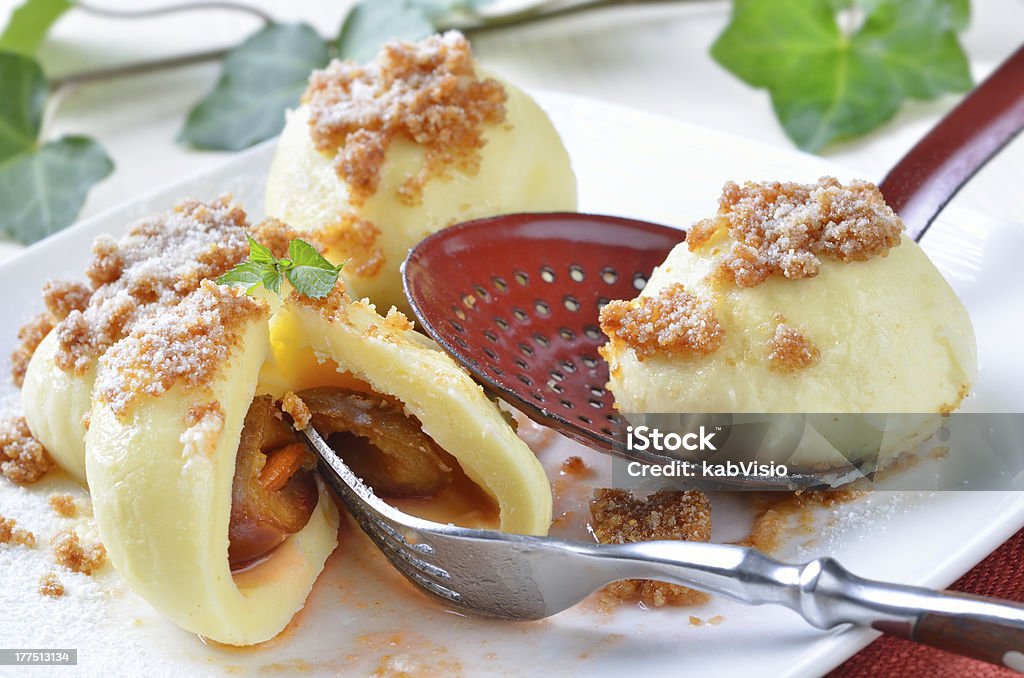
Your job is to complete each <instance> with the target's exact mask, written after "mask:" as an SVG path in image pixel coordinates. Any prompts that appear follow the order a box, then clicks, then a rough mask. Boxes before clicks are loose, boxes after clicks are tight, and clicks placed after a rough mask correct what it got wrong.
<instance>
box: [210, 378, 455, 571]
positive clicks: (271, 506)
mask: <svg viewBox="0 0 1024 678" xmlns="http://www.w3.org/2000/svg"><path fill="white" fill-rule="evenodd" d="M297 396H298V397H299V398H300V399H301V400H302V402H303V403H304V404H305V406H306V408H307V409H308V410H309V411H310V414H311V418H310V422H311V424H312V426H313V427H314V428H315V429H316V430H317V431H318V432H319V433H320V435H321V436H323V437H324V439H325V440H327V441H328V443H329V444H330V446H331V448H332V449H334V451H335V452H337V453H338V455H339V456H340V457H341V458H342V459H343V460H344V461H345V463H346V464H348V466H349V467H350V468H351V469H352V470H353V471H354V472H355V473H356V475H358V476H359V477H361V478H362V479H363V480H364V481H365V482H366V483H367V484H368V485H369V486H370V487H372V488H373V490H374V492H376V493H377V494H378V495H379V496H381V497H396V498H412V497H415V498H427V497H433V496H434V495H436V494H437V493H438V492H440V491H441V490H443V489H444V488H446V487H447V486H448V485H449V484H451V482H452V480H453V478H455V476H456V470H457V469H458V462H456V461H455V459H454V458H453V457H452V456H451V455H450V454H448V453H447V452H445V451H444V450H443V449H442V448H441V447H440V446H439V445H438V444H437V443H435V442H434V440H433V439H432V438H431V437H430V436H428V435H427V434H426V433H424V432H423V429H422V428H421V426H420V423H419V421H418V420H417V419H416V418H415V417H411V416H408V415H406V414H405V412H404V411H403V408H402V406H401V405H400V404H398V403H395V402H393V401H391V400H388V399H386V398H383V397H381V396H378V395H375V394H372V393H363V392H359V391H354V390H350V389H346V388H340V387H336V386H324V387H320V388H312V389H307V390H305V391H301V392H299V393H298V394H297ZM315 466H316V460H315V457H314V455H313V454H312V453H311V452H310V451H309V449H308V448H307V447H306V444H305V443H304V442H303V441H301V440H300V438H299V436H298V434H296V433H295V431H294V430H293V429H292V427H291V426H290V425H289V424H288V423H287V422H286V421H284V419H283V418H282V416H281V412H280V410H279V409H278V407H277V404H276V403H275V402H274V400H273V399H272V398H271V397H270V396H267V395H263V396H257V397H256V399H254V400H253V402H252V405H251V406H250V407H249V411H248V413H246V415H245V423H244V425H243V427H242V436H241V440H240V441H239V444H238V457H237V459H236V461H235V476H234V481H233V484H232V489H231V500H232V501H231V521H230V523H229V527H228V539H229V547H228V560H229V562H230V564H231V568H232V569H234V570H237V569H240V568H243V567H245V566H246V565H248V564H251V563H253V562H254V561H257V560H259V559H261V558H263V557H264V556H266V555H268V554H269V553H270V552H271V551H273V550H274V549H275V548H276V547H277V546H278V545H280V544H281V542H283V541H284V540H285V539H287V538H288V536H289V535H292V534H295V533H296V532H298V531H299V530H301V529H302V528H303V527H305V525H306V523H307V522H309V518H310V516H311V515H312V514H313V509H314V508H316V503H317V496H318V491H317V486H316V479H315V477H314V471H313V469H314V468H315Z"/></svg>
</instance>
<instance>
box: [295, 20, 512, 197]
mask: <svg viewBox="0 0 1024 678" xmlns="http://www.w3.org/2000/svg"><path fill="white" fill-rule="evenodd" d="M475 67H476V66H475V60H474V59H473V54H472V51H471V49H470V44H469V41H468V40H466V38H465V37H464V36H462V35H461V34H459V33H457V32H455V31H449V32H447V33H445V34H444V35H435V36H431V37H429V38H426V39H424V40H421V41H420V42H417V43H411V42H400V41H392V42H389V43H387V44H385V45H384V47H383V48H382V49H381V51H380V53H379V54H378V55H377V57H376V58H375V59H374V60H373V61H371V62H369V63H367V64H358V63H356V62H354V61H337V60H335V61H332V62H331V63H330V65H328V66H327V68H326V69H324V70H319V71H314V72H313V75H312V76H311V77H310V80H309V88H308V89H307V90H306V93H305V95H303V101H305V102H307V103H308V104H309V110H310V116H309V126H310V135H311V137H312V139H313V143H314V145H315V146H316V147H317V149H318V150H320V151H321V152H323V153H328V154H330V155H332V156H333V157H334V168H335V171H336V172H337V173H338V176H339V177H340V178H341V179H343V180H344V181H345V183H346V184H347V186H348V189H349V196H350V197H349V200H350V201H351V203H352V204H353V205H355V206H357V207H358V206H360V205H362V204H363V203H364V202H365V201H366V200H367V199H368V198H369V197H370V196H372V195H373V194H374V193H376V191H377V188H378V184H379V182H380V169H381V167H382V165H383V164H384V159H385V157H386V155H387V149H388V146H389V145H390V144H391V142H392V141H393V140H394V139H396V138H404V139H408V140H410V141H413V142H415V143H416V144H419V145H420V146H422V147H423V148H424V150H425V157H424V163H423V167H422V169H421V170H420V171H419V173H417V174H414V175H412V176H410V177H408V178H407V179H406V181H405V182H404V183H403V184H402V185H401V186H400V187H399V188H398V189H397V191H396V193H397V196H396V197H397V198H398V199H399V200H400V201H401V202H403V203H405V204H407V205H415V204H417V203H418V202H419V201H420V200H421V197H422V191H423V185H424V184H425V183H426V182H427V181H428V180H429V179H430V178H431V177H434V176H447V175H448V172H449V170H450V169H457V170H459V171H461V172H464V173H466V174H475V173H476V171H477V169H478V167H479V163H480V153H479V151H480V149H481V148H482V147H483V145H484V143H485V141H484V138H483V126H484V125H485V124H500V123H502V122H504V120H505V113H506V112H505V101H506V98H507V95H506V92H505V89H504V87H502V86H501V83H499V82H498V81H497V80H494V79H493V78H487V79H481V78H479V77H477V75H476V70H475Z"/></svg>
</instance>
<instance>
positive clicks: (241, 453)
mask: <svg viewBox="0 0 1024 678" xmlns="http://www.w3.org/2000/svg"><path fill="white" fill-rule="evenodd" d="M315 466H316V462H315V458H314V456H313V454H312V453H311V452H310V451H309V449H308V448H307V447H306V445H305V444H304V443H303V442H301V441H300V440H299V438H298V436H297V435H296V433H295V431H293V430H292V427H291V426H289V425H288V424H287V423H286V422H285V421H284V420H283V419H282V417H281V413H280V411H279V410H278V409H277V405H276V404H275V403H274V399H273V398H271V397H270V396H267V395H263V396H257V397H256V399H255V400H253V401H252V405H250V406H249V411H248V412H247V413H246V415H245V423H244V425H243V426H242V437H241V440H240V441H239V443H238V457H237V458H236V460H235V477H234V480H233V482H232V486H231V521H230V523H229V524H228V542H229V546H228V561H229V563H230V564H231V568H232V569H238V568H241V567H244V566H245V565H247V564H249V563H251V562H253V561H255V560H258V559H259V558H262V557H263V556H265V555H267V554H268V553H270V552H271V551H272V550H274V548H276V547H277V546H278V545H279V544H280V543H281V542H283V541H284V540H285V539H287V538H288V536H289V535H292V534H295V533H296V532H298V531H299V530H301V529H302V528H303V527H305V526H306V523H308V522H309V518H310V516H312V515H313V509H314V508H316V503H317V496H318V491H317V486H316V478H315V477H314V475H313V469H314V468H315Z"/></svg>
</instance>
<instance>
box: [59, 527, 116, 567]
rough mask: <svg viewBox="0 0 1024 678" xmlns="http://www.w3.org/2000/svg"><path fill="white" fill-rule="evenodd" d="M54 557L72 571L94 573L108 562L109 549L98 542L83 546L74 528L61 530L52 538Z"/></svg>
mask: <svg viewBox="0 0 1024 678" xmlns="http://www.w3.org/2000/svg"><path fill="white" fill-rule="evenodd" d="M50 547H51V548H52V549H53V558H54V560H55V561H56V562H57V564H58V565H63V566H64V567H66V568H68V569H69V570H71V571H72V572H81V573H82V574H92V573H93V572H95V571H96V570H98V569H99V568H101V567H103V564H104V563H106V562H107V549H106V548H104V546H103V544H100V543H96V544H92V545H90V546H83V545H82V540H81V539H80V538H79V536H78V533H77V532H75V531H74V530H73V529H67V530H61V531H60V532H58V533H57V534H55V535H54V536H53V538H52V539H50Z"/></svg>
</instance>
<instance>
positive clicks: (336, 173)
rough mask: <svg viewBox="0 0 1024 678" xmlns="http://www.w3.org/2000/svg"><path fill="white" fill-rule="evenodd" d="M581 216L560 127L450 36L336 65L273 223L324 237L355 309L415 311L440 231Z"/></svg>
mask: <svg viewBox="0 0 1024 678" xmlns="http://www.w3.org/2000/svg"><path fill="white" fill-rule="evenodd" d="M575 209H576V178H575V176H574V175H573V172H572V168H571V166H570V163H569V156H568V154H567V153H566V150H565V147H564V146H563V145H562V142H561V139H560V138H559V136H558V133H557V132H556V131H555V128H554V127H553V126H552V124H551V121H550V120H549V119H548V117H547V115H546V114H545V113H544V111H543V110H541V108H540V107H539V106H538V105H537V104H536V103H535V102H534V101H533V100H532V99H531V98H530V97H529V96H528V95H526V94H525V93H523V92H522V91H520V90H519V89H517V88H516V87H513V86H512V85H510V84H508V83H507V82H505V81H503V80H502V79H500V78H498V77H496V76H493V75H491V74H489V73H487V72H486V71H484V70H483V69H481V68H480V67H478V65H477V63H476V61H475V59H474V58H473V55H472V52H471V51H470V46H469V42H468V41H467V40H466V39H465V38H464V37H463V36H462V35H460V34H458V33H455V32H449V33H446V34H444V35H442V36H433V37H430V38H426V39H425V40H423V41H421V42H419V43H407V42H392V43H389V44H387V45H385V46H384V48H383V49H382V51H381V53H380V54H379V55H378V56H377V58H376V59H375V60H373V61H371V62H370V63H368V64H366V65H359V64H356V63H354V62H351V61H346V62H340V61H335V62H333V63H331V64H330V65H329V66H328V67H327V68H326V69H324V70H322V71H316V72H314V73H313V75H312V76H311V78H310V84H309V89H308V90H307V91H306V94H305V96H304V97H303V103H302V105H301V106H299V108H297V109H296V110H294V111H291V112H290V114H289V116H288V123H287V125H286V127H285V129H284V132H283V133H282V135H281V139H280V142H279V143H278V147H277V153H276V155H275V157H274V162H273V165H272V166H271V170H270V176H269V179H268V181H267V193H266V211H267V214H268V215H271V216H274V217H277V218H279V219H281V220H283V221H286V222H287V223H289V224H291V225H292V226H293V227H295V228H297V229H299V230H300V231H312V232H315V233H316V234H317V237H318V238H319V240H320V241H321V242H324V244H325V245H326V246H327V251H326V253H327V257H328V258H329V259H331V260H337V261H347V262H348V263H347V264H346V266H345V268H344V270H343V272H342V275H343V276H344V278H345V282H346V285H347V286H348V289H349V291H350V292H351V293H352V295H353V296H354V297H355V298H357V299H358V298H360V297H369V299H370V300H371V301H372V302H373V303H375V304H377V305H378V307H380V308H381V309H382V310H386V309H387V308H388V307H389V306H392V305H394V306H397V307H398V308H399V309H403V310H407V309H408V304H407V302H406V300H405V296H404V294H403V292H402V283H401V274H400V270H399V269H400V266H401V264H402V262H403V261H404V260H405V257H406V255H407V254H408V252H409V250H410V249H411V248H412V247H413V246H415V245H416V244H417V243H418V242H419V241H421V240H422V239H423V238H425V237H427V236H428V235H430V234H431V233H434V232H436V231H439V230H441V229H443V228H446V227H448V226H451V225H453V224H456V223H460V222H463V221H467V220H470V219H478V218H483V217H489V216H495V215H498V214H505V213H511V212H547V211H567V210H575Z"/></svg>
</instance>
